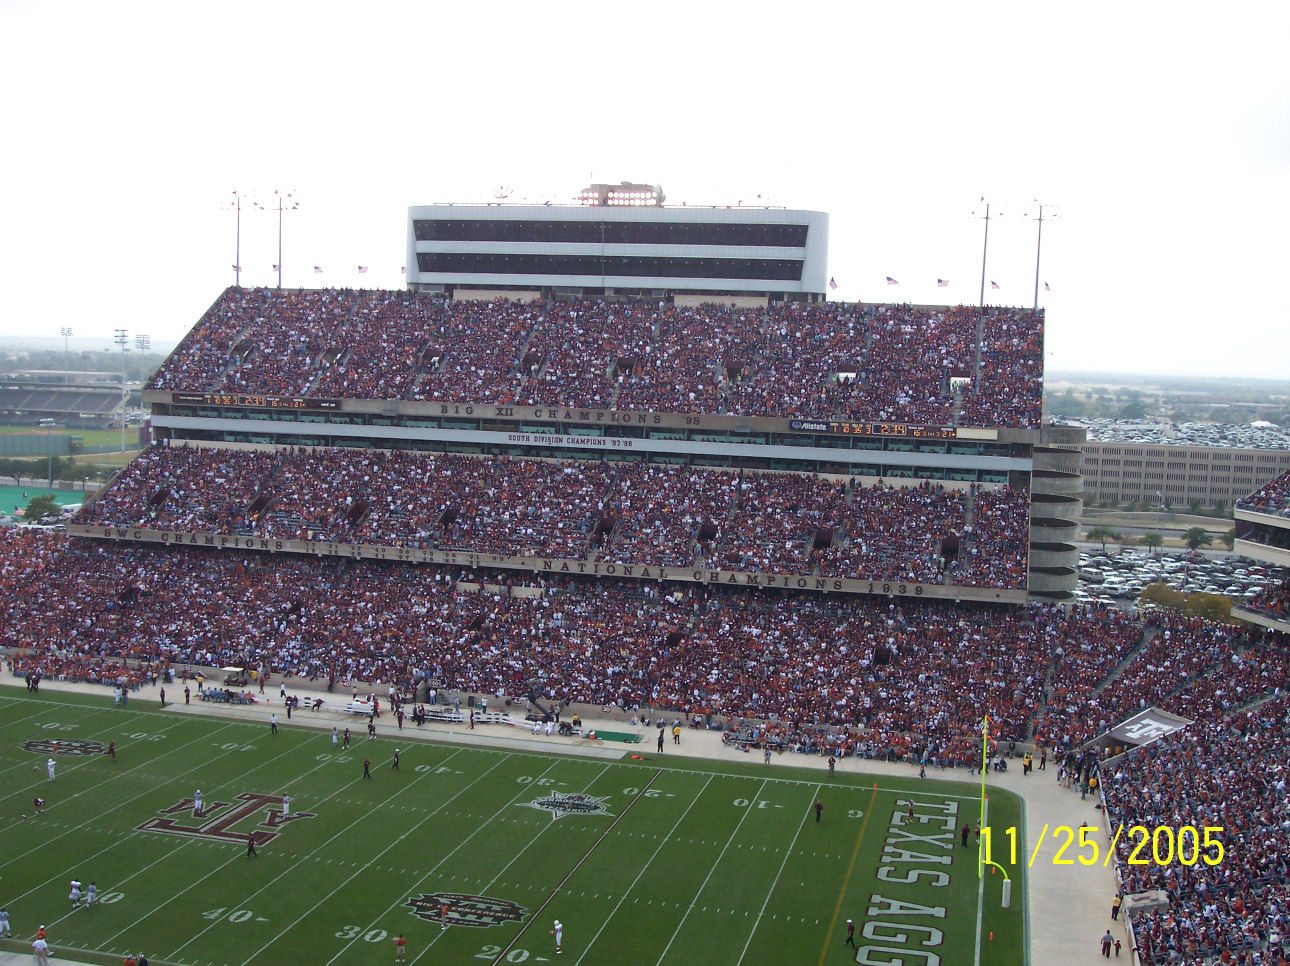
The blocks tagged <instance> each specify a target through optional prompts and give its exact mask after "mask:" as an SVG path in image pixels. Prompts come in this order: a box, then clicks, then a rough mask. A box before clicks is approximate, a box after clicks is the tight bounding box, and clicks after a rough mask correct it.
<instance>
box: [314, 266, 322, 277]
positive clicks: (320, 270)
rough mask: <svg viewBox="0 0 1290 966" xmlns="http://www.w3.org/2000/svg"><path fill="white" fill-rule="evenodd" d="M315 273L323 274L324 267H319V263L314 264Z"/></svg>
mask: <svg viewBox="0 0 1290 966" xmlns="http://www.w3.org/2000/svg"><path fill="white" fill-rule="evenodd" d="M314 274H315V275H321V274H322V269H321V268H319V267H318V266H317V265H315V266H314Z"/></svg>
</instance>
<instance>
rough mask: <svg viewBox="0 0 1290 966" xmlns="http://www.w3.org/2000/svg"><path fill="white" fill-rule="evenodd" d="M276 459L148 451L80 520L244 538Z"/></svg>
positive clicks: (258, 454) (231, 452)
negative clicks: (234, 534)
mask: <svg viewBox="0 0 1290 966" xmlns="http://www.w3.org/2000/svg"><path fill="white" fill-rule="evenodd" d="M280 464H281V456H280V455H279V454H277V453H274V452H270V451H266V450H245V449H241V450H238V449H225V450H218V451H214V450H209V449H197V448H188V447H181V446H153V447H150V448H149V449H146V450H144V451H143V452H142V453H140V454H139V456H138V457H137V458H136V459H135V460H134V461H133V462H132V463H131V464H130V466H129V468H128V469H127V470H126V471H125V472H123V473H121V474H120V475H119V476H117V477H116V479H115V480H114V482H113V484H112V485H111V486H110V487H107V488H106V489H105V490H104V491H103V492H102V493H101V494H100V495H99V496H98V498H97V499H96V500H95V501H94V502H93V503H91V504H89V505H88V506H86V507H85V508H84V509H83V510H82V513H81V516H80V517H79V520H80V522H83V523H99V524H113V525H118V526H146V527H150V528H153V529H176V530H204V531H208V532H215V533H249V532H250V528H251V526H252V525H253V520H252V519H251V513H252V509H251V508H252V507H253V505H254V504H255V501H256V496H257V494H258V493H259V492H260V491H261V490H262V489H263V488H265V487H266V486H267V485H268V482H269V480H270V479H271V477H272V476H273V475H274V473H275V472H276V471H277V469H278V467H279V466H280Z"/></svg>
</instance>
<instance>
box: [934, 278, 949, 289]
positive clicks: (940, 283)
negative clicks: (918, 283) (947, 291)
mask: <svg viewBox="0 0 1290 966" xmlns="http://www.w3.org/2000/svg"><path fill="white" fill-rule="evenodd" d="M949 284H950V280H949V279H948V278H938V279H937V280H936V287H937V288H947V287H949Z"/></svg>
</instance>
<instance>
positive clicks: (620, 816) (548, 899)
mask: <svg viewBox="0 0 1290 966" xmlns="http://www.w3.org/2000/svg"><path fill="white" fill-rule="evenodd" d="M661 774H662V772H661V771H656V772H655V773H654V774H653V775H652V776H651V777H650V780H649V781H647V782H646V783H645V784H644V785H643V786H641V789H640V791H639V792H637V794H636V795H635V796H634V797H633V798H632V800H631V801H630V802H628V803H627V804H626V806H624V807H623V810H622V811H621V812H619V813H618V816H617V818H615V819H614V820H613V821H612V822H610V823H609V827H608V828H607V829H605V830H604V831H603V832H601V833H600V837H599V838H597V839H596V841H595V842H593V843H592V844H591V848H589V849H587V851H585V852H583V853H582V858H580V859H579V860H578V861H577V862H575V863H574V864H573V868H572V869H570V870H569V871H568V873H567V874H566V875H565V877H564V878H563V879H561V880H560V882H559V884H557V885H556V887H555V888H554V889H552V890H551V892H550V894H549V895H548V896H547V897H546V898H545V899H543V900H542V905H540V906H538V907H537V909H535V910H534V911H533V914H532V915H531V916H529V921H528V922H526V923H525V924H524V925H522V926H520V931H519V932H517V933H516V934H515V935H514V936H512V937H511V941H510V942H509V943H507V944H506V946H505V947H504V948H503V949H502V950H501V951H500V952H499V953H498V954H497V955H496V956H495V957H494V958H493V962H492V964H491V966H497V964H498V963H500V962H501V961H502V960H503V959H504V958H505V957H506V955H507V954H508V953H509V952H510V951H511V949H512V948H514V946H515V944H516V943H517V942H519V941H520V937H521V936H523V935H524V932H525V930H527V929H528V927H529V926H531V925H533V923H535V922H537V919H538V917H539V916H540V915H542V912H543V910H544V909H546V907H547V906H549V905H550V904H551V903H552V902H554V901H555V897H556V896H558V895H559V894H560V890H561V889H563V888H564V887H565V886H566V885H568V884H569V880H570V879H572V878H573V877H574V875H576V874H577V872H578V870H579V869H581V868H582V865H583V863H584V862H586V861H587V860H588V859H589V858H591V856H592V853H594V852H595V851H596V849H598V848H600V845H601V843H602V842H604V841H605V839H607V838H609V836H610V835H611V834H612V833H613V831H614V828H615V827H616V826H617V825H618V823H619V822H621V821H622V820H623V819H624V818H626V817H627V813H628V812H630V811H631V810H632V808H634V807H635V805H636V803H637V802H639V801H640V800H641V799H642V798H644V797H645V793H646V792H647V791H648V790H649V787H650V785H652V784H654V781H655V779H657V778H658V776H659V775H661ZM499 874H500V873H499ZM489 884H490V885H491V884H492V883H489Z"/></svg>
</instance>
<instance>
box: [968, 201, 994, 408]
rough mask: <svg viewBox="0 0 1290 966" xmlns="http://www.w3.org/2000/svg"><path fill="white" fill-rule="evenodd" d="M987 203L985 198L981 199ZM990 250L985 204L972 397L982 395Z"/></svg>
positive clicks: (988, 215)
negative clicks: (979, 301) (982, 352)
mask: <svg viewBox="0 0 1290 966" xmlns="http://www.w3.org/2000/svg"><path fill="white" fill-rule="evenodd" d="M981 200H982V201H985V199H984V198H982V199H981ZM989 249H990V202H988V201H986V202H985V238H984V240H982V242H981V303H980V307H979V309H978V311H977V316H976V363H975V365H974V366H973V372H972V395H974V396H979V395H980V394H981V342H982V341H983V340H984V339H985V255H986V252H987V251H989Z"/></svg>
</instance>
